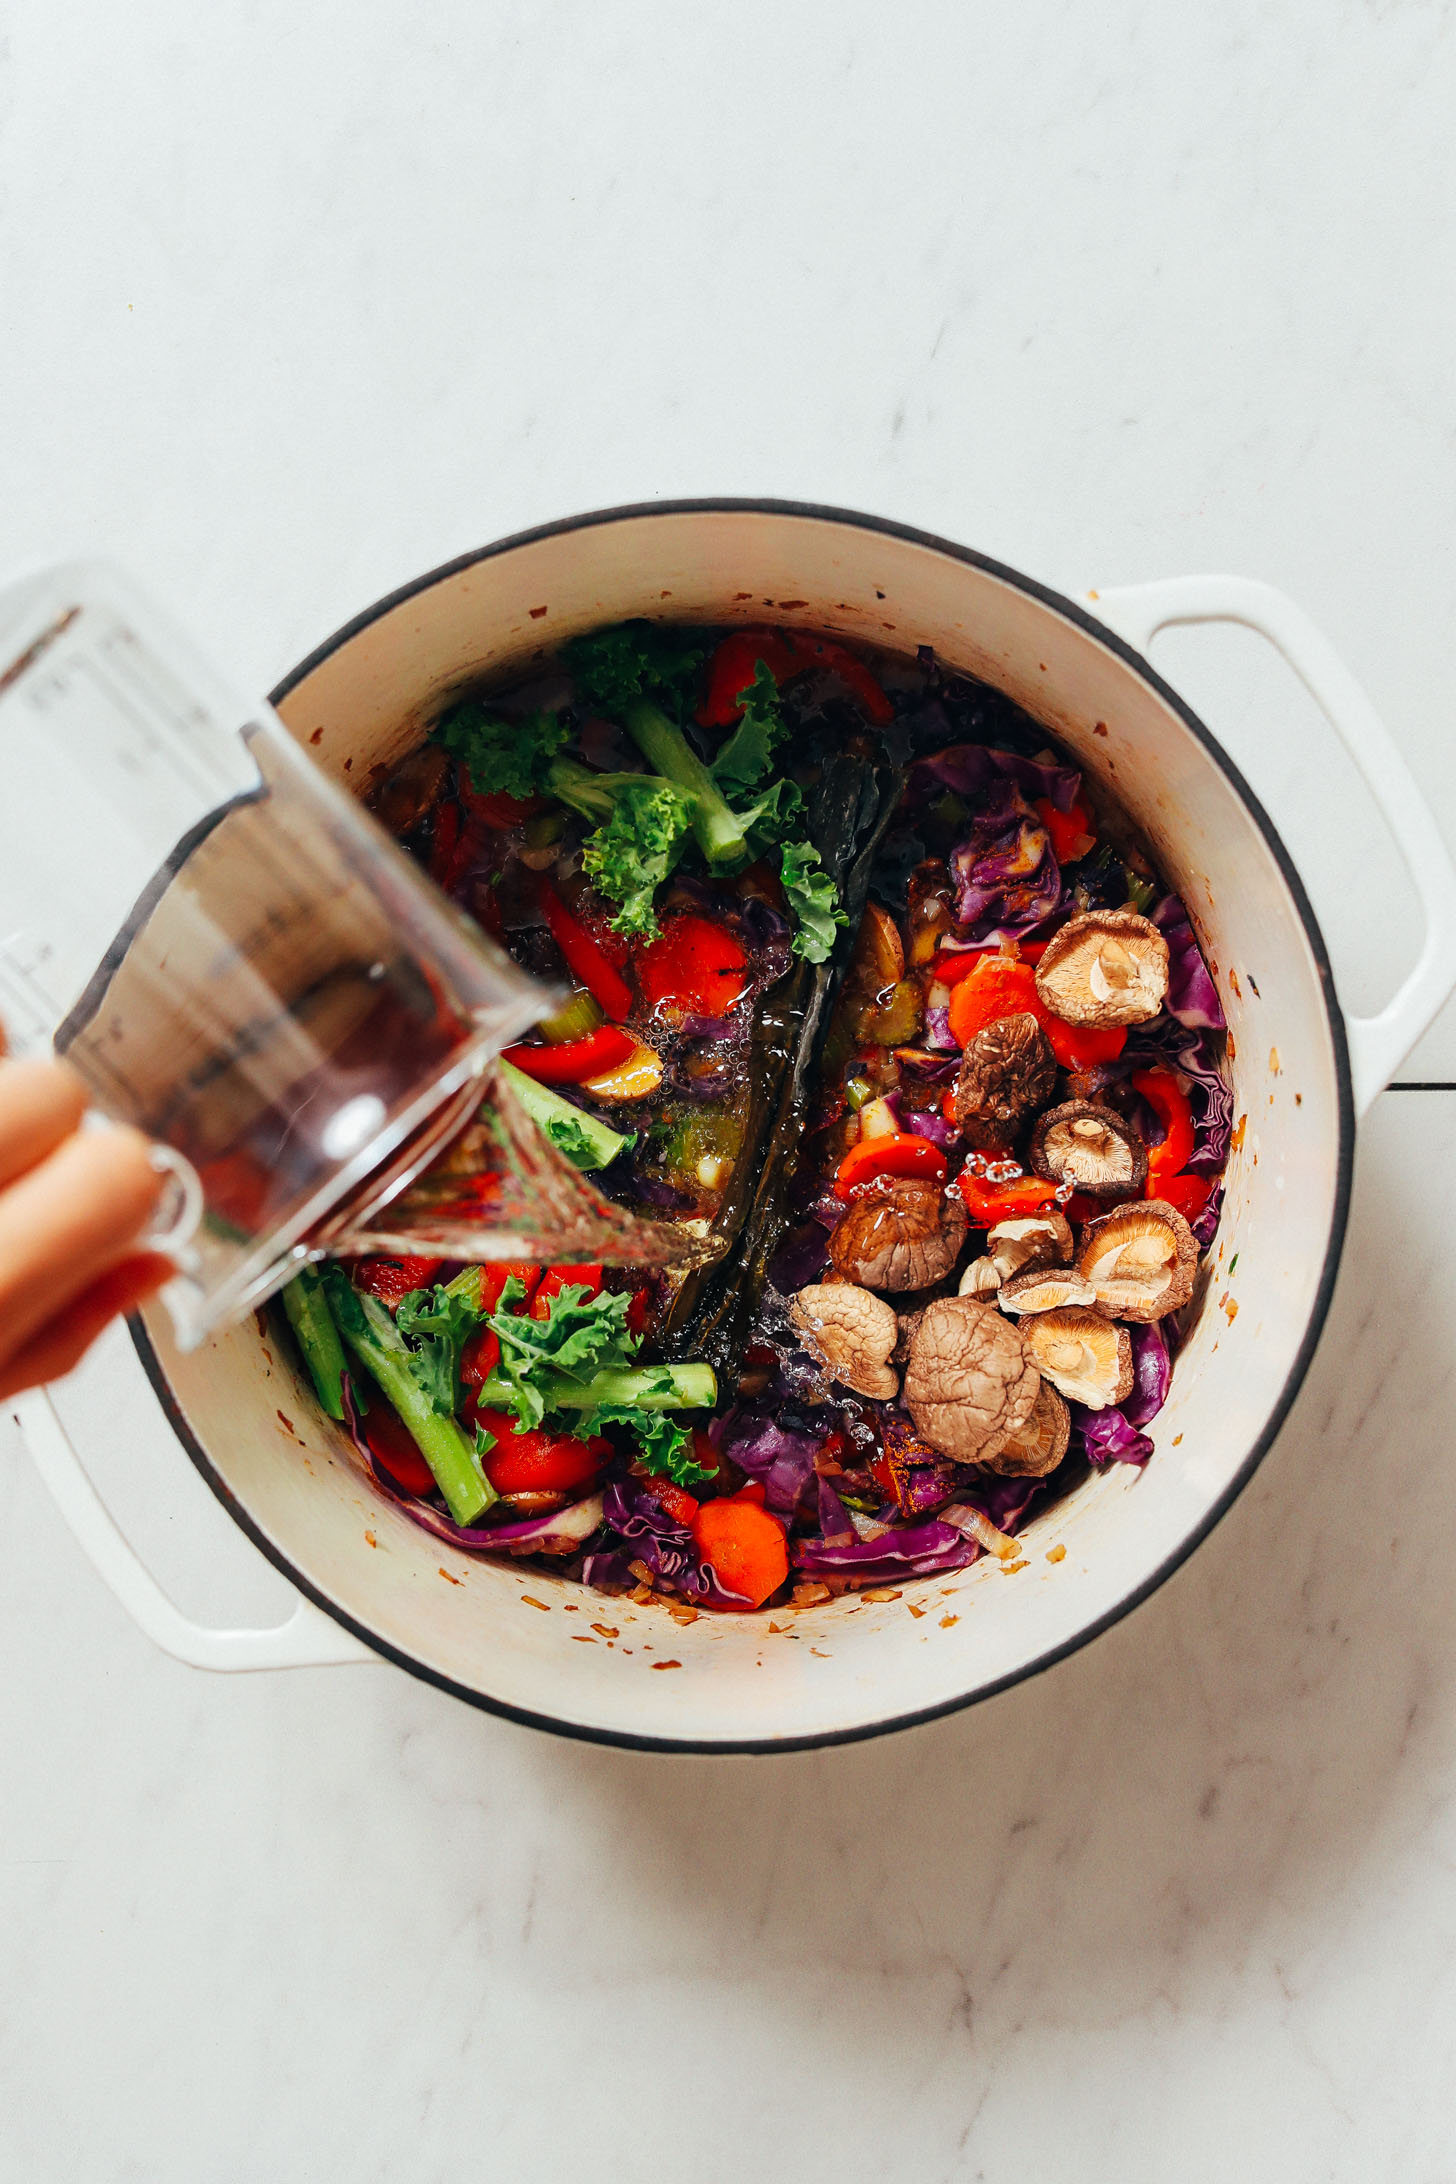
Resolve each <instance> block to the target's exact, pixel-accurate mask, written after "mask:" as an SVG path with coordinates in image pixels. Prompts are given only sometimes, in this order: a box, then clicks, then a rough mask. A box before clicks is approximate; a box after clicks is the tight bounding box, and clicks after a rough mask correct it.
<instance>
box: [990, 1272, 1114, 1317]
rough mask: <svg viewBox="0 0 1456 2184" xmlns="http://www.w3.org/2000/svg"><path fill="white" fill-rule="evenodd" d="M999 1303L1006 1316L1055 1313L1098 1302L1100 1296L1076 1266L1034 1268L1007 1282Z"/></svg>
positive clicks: (999, 1297) (1000, 1293)
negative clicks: (1062, 1308) (1066, 1306)
mask: <svg viewBox="0 0 1456 2184" xmlns="http://www.w3.org/2000/svg"><path fill="white" fill-rule="evenodd" d="M996 1302H997V1303H998V1304H999V1305H1000V1307H1001V1309H1002V1311H1003V1312H1015V1313H1016V1314H1017V1316H1018V1317H1020V1315H1021V1314H1022V1313H1025V1312H1055V1311H1056V1310H1057V1309H1058V1307H1059V1306H1061V1305H1064V1304H1086V1305H1091V1304H1095V1303H1096V1302H1097V1292H1096V1290H1095V1289H1094V1288H1093V1287H1092V1284H1091V1283H1090V1282H1089V1281H1088V1280H1087V1278H1086V1276H1085V1275H1083V1274H1079V1273H1078V1272H1077V1269H1076V1268H1075V1267H1074V1266H1034V1267H1029V1268H1028V1269H1027V1271H1026V1272H1025V1273H1024V1274H1013V1275H1012V1277H1011V1279H1010V1281H1009V1282H1003V1283H1002V1284H1001V1287H1000V1290H999V1292H998V1293H997V1298H996Z"/></svg>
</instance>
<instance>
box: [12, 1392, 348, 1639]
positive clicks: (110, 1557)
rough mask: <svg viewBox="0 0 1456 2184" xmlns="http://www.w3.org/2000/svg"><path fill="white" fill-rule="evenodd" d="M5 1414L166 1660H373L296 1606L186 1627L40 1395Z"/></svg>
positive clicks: (303, 1605) (305, 1606)
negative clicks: (245, 1621) (220, 1625)
mask: <svg viewBox="0 0 1456 2184" xmlns="http://www.w3.org/2000/svg"><path fill="white" fill-rule="evenodd" d="M10 1408H11V1411H12V1414H13V1416H14V1418H15V1423H16V1424H17V1426H19V1428H20V1432H21V1436H22V1438H23V1440H24V1442H25V1445H26V1447H27V1449H28V1450H29V1451H30V1455H31V1458H32V1460H33V1462H34V1464H35V1468H36V1470H37V1471H38V1472H39V1473H40V1476H41V1478H42V1479H43V1480H44V1482H45V1484H46V1486H47V1487H48V1489H49V1490H50V1493H51V1496H52V1498H53V1499H54V1501H55V1504H56V1507H57V1508H58V1509H59V1510H60V1512H61V1515H62V1516H63V1517H64V1518H65V1520H66V1522H67V1524H68V1525H69V1526H70V1527H71V1530H72V1531H73V1532H74V1534H75V1535H76V1538H77V1539H78V1540H79V1542H80V1544H81V1545H82V1547H84V1548H85V1550H86V1553H87V1554H88V1555H89V1556H90V1558H91V1560H92V1562H93V1563H94V1565H95V1567H96V1569H97V1570H98V1571H99V1572H100V1574H101V1576H102V1577H103V1578H105V1580H106V1582H107V1584H108V1585H109V1586H110V1587H111V1590H112V1591H113V1592H114V1593H115V1595H116V1597H117V1599H118V1600H119V1601H120V1602H121V1605H122V1606H123V1607H124V1608H125V1609H126V1611H127V1613H128V1615H130V1617H131V1618H132V1621H133V1622H134V1623H136V1624H137V1626H138V1628H139V1629H141V1630H142V1631H144V1632H145V1634H146V1636H147V1637H148V1638H150V1639H151V1640H152V1643H153V1644H154V1645H158V1646H160V1647H161V1648H162V1650H163V1652H164V1653H170V1654H171V1655H172V1656H173V1658H174V1659H175V1660H178V1661H185V1662H186V1663H187V1665H188V1666H189V1667H190V1668H213V1669H224V1670H229V1669H249V1668H331V1667H341V1666H343V1665H344V1664H345V1663H347V1662H351V1661H377V1660H378V1659H379V1655H378V1654H377V1653H371V1652H370V1650H369V1648H368V1647H367V1646H364V1645H361V1644H360V1643H359V1641H358V1639H357V1638H354V1637H351V1636H350V1634H349V1632H348V1631H346V1630H343V1629H341V1628H340V1626H339V1625H338V1624H337V1623H335V1622H332V1621H330V1619H329V1617H328V1616H326V1615H323V1614H321V1613H320V1611H319V1610H318V1609H317V1608H316V1607H314V1606H313V1605H312V1603H311V1602H310V1601H307V1600H302V1599H301V1600H300V1601H299V1603H298V1606H297V1607H296V1608H295V1609H294V1611H293V1613H292V1615H290V1616H289V1618H288V1620H287V1622H286V1623H280V1624H278V1625H277V1627H276V1628H275V1629H273V1630H211V1629H209V1628H208V1627H207V1625H206V1624H203V1623H194V1622H192V1621H191V1620H190V1619H189V1618H188V1617H187V1616H185V1615H184V1614H183V1613H182V1611H181V1610H180V1608H177V1607H174V1605H173V1603H172V1602H171V1601H170V1600H169V1599H168V1598H167V1595H166V1594H165V1593H164V1592H163V1591H162V1588H161V1586H160V1585H159V1584H158V1583H157V1581H156V1579H155V1578H154V1577H153V1576H152V1574H151V1572H150V1570H148V1569H147V1568H146V1566H145V1564H144V1563H142V1562H141V1561H140V1560H139V1559H138V1557H137V1555H136V1553H135V1552H134V1551H133V1549H132V1548H131V1547H130V1546H129V1545H128V1544H127V1542H126V1540H124V1539H123V1538H122V1536H121V1533H120V1532H119V1531H118V1530H117V1528H116V1525H115V1524H114V1523H113V1521H112V1518H111V1516H110V1513H109V1512H108V1510H107V1508H106V1506H105V1504H104V1502H103V1501H102V1499H101V1497H100V1495H99V1494H98V1493H97V1491H96V1489H95V1487H94V1486H93V1485H92V1484H91V1481H90V1479H89V1478H88V1477H87V1475H86V1472H85V1470H84V1469H83V1468H82V1464H81V1459H80V1457H79V1456H78V1455H77V1453H76V1450H75V1448H74V1447H73V1445H72V1443H71V1439H70V1436H69V1435H68V1433H67V1432H66V1429H65V1427H64V1426H63V1425H62V1423H61V1420H60V1418H59V1416H58V1414H57V1411H56V1407H55V1405H54V1403H52V1401H51V1399H50V1397H49V1395H48V1394H47V1393H46V1391H45V1389H44V1388H39V1389H36V1390H34V1391H33V1392H32V1393H31V1394H29V1395H22V1396H19V1397H16V1398H15V1399H14V1400H13V1402H12V1403H11V1405H10Z"/></svg>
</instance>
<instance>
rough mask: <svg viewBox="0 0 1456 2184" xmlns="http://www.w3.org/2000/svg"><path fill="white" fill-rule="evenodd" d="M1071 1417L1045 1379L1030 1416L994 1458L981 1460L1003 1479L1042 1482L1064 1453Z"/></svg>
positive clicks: (1010, 1436) (987, 1457)
mask: <svg viewBox="0 0 1456 2184" xmlns="http://www.w3.org/2000/svg"><path fill="white" fill-rule="evenodd" d="M1071 1438H1072V1414H1071V1412H1070V1411H1069V1410H1068V1409H1067V1406H1066V1403H1065V1402H1064V1401H1063V1399H1062V1397H1061V1396H1060V1395H1058V1393H1057V1391H1056V1389H1055V1388H1054V1387H1053V1386H1052V1384H1051V1382H1050V1381H1049V1380H1044V1381H1043V1382H1042V1384H1041V1388H1040V1391H1039V1393H1038V1395H1037V1399H1036V1402H1035V1405H1034V1406H1033V1408H1032V1413H1031V1416H1030V1417H1029V1418H1028V1419H1027V1421H1026V1423H1025V1425H1022V1426H1018V1427H1017V1429H1016V1431H1015V1432H1014V1433H1013V1434H1011V1435H1009V1436H1008V1438H1007V1440H1006V1441H1005V1443H1004V1444H1003V1446H1002V1447H1000V1448H998V1449H997V1451H996V1453H995V1455H994V1456H984V1457H982V1459H981V1461H982V1462H983V1463H984V1464H985V1465H986V1467H987V1468H988V1470H991V1471H999V1472H1000V1474H1001V1476H1002V1477H1003V1478H1006V1479H1044V1478H1045V1477H1046V1476H1047V1473H1048V1472H1049V1471H1055V1470H1056V1468H1057V1465H1058V1464H1059V1463H1060V1462H1061V1460H1062V1458H1063V1457H1064V1456H1065V1455H1066V1453H1067V1444H1068V1442H1069V1441H1070V1440H1071Z"/></svg>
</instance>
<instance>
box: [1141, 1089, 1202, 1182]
mask: <svg viewBox="0 0 1456 2184" xmlns="http://www.w3.org/2000/svg"><path fill="white" fill-rule="evenodd" d="M1132 1088H1133V1090H1134V1092H1141V1094H1142V1096H1143V1098H1144V1099H1145V1100H1146V1101H1147V1103H1148V1105H1149V1107H1151V1109H1152V1110H1153V1113H1154V1114H1155V1115H1156V1116H1157V1117H1158V1119H1159V1121H1160V1122H1161V1123H1162V1125H1163V1129H1164V1132H1165V1135H1164V1138H1163V1142H1162V1143H1161V1145H1150V1146H1149V1147H1148V1186H1149V1187H1148V1196H1149V1198H1157V1197H1159V1196H1160V1195H1161V1194H1160V1193H1159V1192H1158V1191H1155V1190H1154V1189H1153V1188H1152V1185H1153V1183H1154V1181H1155V1180H1157V1179H1159V1178H1167V1177H1171V1176H1175V1175H1181V1174H1182V1172H1183V1170H1184V1169H1185V1168H1186V1167H1187V1165H1188V1163H1189V1161H1190V1160H1191V1159H1192V1158H1193V1144H1194V1137H1193V1109H1192V1108H1191V1106H1190V1105H1189V1103H1188V1099H1187V1096H1186V1095H1185V1094H1184V1093H1183V1092H1182V1091H1181V1090H1180V1088H1179V1085H1178V1080H1177V1078H1176V1077H1175V1076H1174V1075H1173V1073H1172V1071H1171V1070H1167V1069H1135V1070H1134V1071H1133V1075H1132Z"/></svg>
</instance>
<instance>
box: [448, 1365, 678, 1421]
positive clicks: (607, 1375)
mask: <svg viewBox="0 0 1456 2184" xmlns="http://www.w3.org/2000/svg"><path fill="white" fill-rule="evenodd" d="M532 1385H533V1386H535V1387H537V1388H539V1389H540V1391H541V1397H542V1400H543V1402H544V1403H545V1406H546V1409H547V1410H548V1411H571V1410H580V1411H585V1410H595V1409H596V1408H597V1406H598V1404H610V1405H612V1406H614V1407H615V1406H617V1405H621V1406H623V1407H630V1408H631V1409H633V1410H654V1411H660V1410H710V1409H711V1408H712V1406H713V1404H714V1403H716V1402H717V1400H718V1376H717V1374H716V1373H715V1372H714V1371H713V1368H712V1366H711V1365H632V1366H613V1367H609V1368H608V1369H607V1370H605V1371H603V1372H599V1373H597V1374H596V1375H595V1376H594V1377H593V1378H592V1379H591V1380H569V1379H567V1378H566V1377H565V1375H563V1374H558V1373H542V1374H540V1375H539V1376H537V1375H535V1374H533V1375H532ZM513 1394H514V1391H513V1390H512V1388H511V1386H510V1383H509V1382H508V1381H506V1380H502V1379H501V1377H500V1376H499V1374H495V1373H493V1374H492V1375H491V1377H490V1379H489V1380H487V1382H486V1383H485V1386H484V1387H483V1388H482V1389H481V1391H480V1401H481V1403H482V1405H484V1406H485V1407H486V1408H488V1409H492V1410H509V1409H510V1408H511V1404H512V1400H513Z"/></svg>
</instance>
